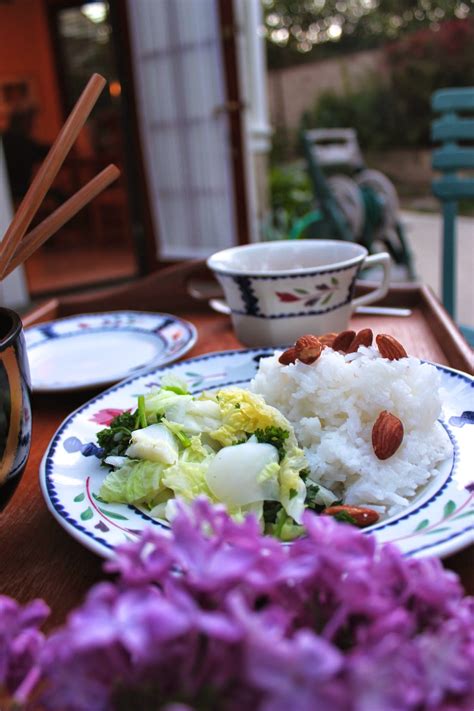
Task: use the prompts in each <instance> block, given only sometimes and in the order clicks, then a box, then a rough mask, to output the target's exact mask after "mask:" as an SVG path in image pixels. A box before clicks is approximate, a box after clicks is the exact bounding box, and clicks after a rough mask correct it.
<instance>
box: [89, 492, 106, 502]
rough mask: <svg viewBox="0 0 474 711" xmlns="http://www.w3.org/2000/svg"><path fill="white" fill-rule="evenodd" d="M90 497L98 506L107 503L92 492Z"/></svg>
mask: <svg viewBox="0 0 474 711" xmlns="http://www.w3.org/2000/svg"><path fill="white" fill-rule="evenodd" d="M92 496H93V497H94V499H95V500H96V501H98V502H99V504H106V503H107V501H105V500H104V499H103V498H102V497H101V496H99V494H94V492H92Z"/></svg>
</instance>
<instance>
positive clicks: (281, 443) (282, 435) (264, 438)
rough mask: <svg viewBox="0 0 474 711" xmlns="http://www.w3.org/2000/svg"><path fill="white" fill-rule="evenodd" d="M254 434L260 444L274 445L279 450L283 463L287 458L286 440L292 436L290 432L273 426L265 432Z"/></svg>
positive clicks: (279, 457)
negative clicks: (285, 457)
mask: <svg viewBox="0 0 474 711" xmlns="http://www.w3.org/2000/svg"><path fill="white" fill-rule="evenodd" d="M254 434H255V436H256V438H257V440H258V441H259V442H261V443H265V444H272V445H273V446H274V447H275V448H276V449H277V450H278V459H279V460H280V462H281V460H282V459H283V457H284V456H285V452H286V440H287V439H288V437H289V434H290V433H289V432H288V430H284V429H283V427H276V426H275V425H273V426H271V427H266V428H265V429H264V430H260V429H259V430H255V433H254Z"/></svg>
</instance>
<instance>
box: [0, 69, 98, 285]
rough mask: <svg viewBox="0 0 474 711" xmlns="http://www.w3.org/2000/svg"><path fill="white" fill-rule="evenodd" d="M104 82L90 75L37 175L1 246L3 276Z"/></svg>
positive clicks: (0, 261) (0, 258) (0, 267)
mask: <svg viewBox="0 0 474 711" xmlns="http://www.w3.org/2000/svg"><path fill="white" fill-rule="evenodd" d="M105 83H106V82H105V79H104V77H103V76H101V75H100V74H93V75H92V77H91V78H90V80H89V82H88V83H87V86H86V88H85V89H84V91H83V92H82V94H81V96H80V97H79V99H78V101H77V103H76V105H75V106H74V108H73V110H72V111H71V113H70V114H69V116H68V118H67V120H66V123H65V124H64V126H63V127H62V129H61V131H60V132H59V134H58V136H57V138H56V140H55V142H54V143H53V145H52V146H51V148H50V150H49V152H48V155H47V156H46V158H45V159H44V161H43V163H42V164H41V166H40V168H39V170H38V172H37V173H36V175H35V177H34V179H33V181H32V183H31V185H30V187H29V189H28V191H27V193H26V195H25V197H24V198H23V200H22V201H21V203H20V206H19V208H18V210H17V212H16V214H15V216H14V217H13V220H12V222H11V224H10V226H9V227H8V229H7V231H6V233H5V235H4V237H3V240H2V242H1V244H0V272H1V273H2V274H5V273H6V271H7V269H8V265H9V262H10V259H11V258H12V256H13V254H14V253H15V252H16V250H17V248H18V245H19V244H20V242H21V240H22V239H23V237H24V235H25V233H26V231H27V229H28V227H29V225H30V223H31V220H32V219H33V217H34V215H35V213H36V212H37V210H38V208H39V206H40V205H41V202H42V201H43V199H44V196H45V195H46V193H47V192H48V190H49V188H50V187H51V184H52V182H53V180H54V178H55V177H56V175H57V173H58V171H59V169H60V168H61V166H62V164H63V162H64V159H65V158H66V156H67V154H68V153H69V151H70V149H71V146H72V144H73V143H74V141H75V140H76V138H77V136H78V134H79V131H80V130H81V128H82V127H83V125H84V124H85V122H86V120H87V118H88V116H89V114H90V112H91V111H92V109H93V107H94V105H95V103H96V101H97V99H98V98H99V95H100V93H101V91H102V89H103V88H104V85H105Z"/></svg>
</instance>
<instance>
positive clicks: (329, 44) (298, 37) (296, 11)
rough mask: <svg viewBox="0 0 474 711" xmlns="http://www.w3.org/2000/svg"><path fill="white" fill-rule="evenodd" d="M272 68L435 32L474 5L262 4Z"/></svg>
mask: <svg viewBox="0 0 474 711" xmlns="http://www.w3.org/2000/svg"><path fill="white" fill-rule="evenodd" d="M262 4H263V9H264V22H265V25H264V33H265V37H266V40H267V56H268V65H269V67H270V69H273V68H281V67H286V66H291V65H294V64H299V63H302V62H308V61H314V60H315V59H322V58H325V57H328V56H334V55H335V54H341V53H345V52H356V51H359V50H363V49H371V48H374V47H379V46H381V45H383V44H385V43H386V42H393V41H395V40H398V39H400V38H401V37H403V36H404V35H406V34H407V33H410V32H413V31H416V30H419V29H422V28H427V29H429V30H430V31H433V32H436V31H437V30H438V29H439V28H440V26H441V23H443V22H445V21H446V20H450V19H466V18H467V17H469V16H470V15H471V14H472V11H473V2H472V0H262Z"/></svg>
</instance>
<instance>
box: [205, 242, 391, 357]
mask: <svg viewBox="0 0 474 711" xmlns="http://www.w3.org/2000/svg"><path fill="white" fill-rule="evenodd" d="M207 265H208V267H209V268H210V269H212V271H213V272H214V273H215V275H216V277H217V279H218V280H219V282H220V284H221V286H222V288H223V289H224V293H225V297H226V300H227V303H228V304H229V307H230V310H231V316H232V322H233V326H234V329H235V332H236V334H237V337H238V338H239V340H240V341H241V342H242V343H243V344H244V345H247V346H287V345H289V344H291V343H294V341H295V340H296V339H297V338H298V337H299V336H301V335H303V334H305V333H315V334H318V333H319V334H321V333H327V332H331V331H334V332H339V331H343V330H344V329H346V328H347V325H348V323H349V318H350V316H351V314H352V313H353V311H354V309H356V308H357V307H358V306H361V305H362V304H370V303H372V302H374V301H377V300H379V299H381V298H382V297H383V296H385V294H386V293H387V291H388V287H389V283H390V256H389V254H387V253H386V252H381V253H379V254H373V255H370V256H369V254H368V251H367V249H366V248H365V247H363V246H362V245H360V244H355V243H353V242H343V241H336V240H301V241H296V240H288V241H281V242H280V241H278V242H261V243H257V244H248V245H242V246H240V247H231V248H230V249H225V250H223V251H221V252H216V253H215V254H213V255H212V256H211V257H209V259H208V260H207ZM375 265H380V266H381V267H382V269H383V276H382V280H381V283H380V285H379V286H377V288H374V289H373V290H372V291H369V293H367V294H364V295H363V296H359V297H357V298H354V286H355V281H356V278H357V275H358V273H359V272H360V270H361V269H362V268H364V269H365V268H367V267H373V266H375Z"/></svg>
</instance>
